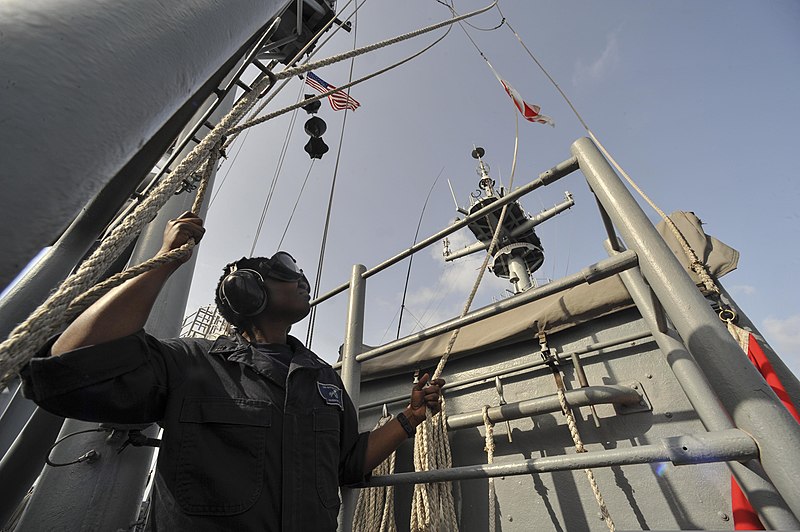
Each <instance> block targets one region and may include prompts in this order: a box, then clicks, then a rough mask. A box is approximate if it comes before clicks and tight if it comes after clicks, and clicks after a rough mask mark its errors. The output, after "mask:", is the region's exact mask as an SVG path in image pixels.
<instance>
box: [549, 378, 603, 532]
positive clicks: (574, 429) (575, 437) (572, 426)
mask: <svg viewBox="0 0 800 532" xmlns="http://www.w3.org/2000/svg"><path fill="white" fill-rule="evenodd" d="M558 402H559V403H560V404H561V411H562V412H563V413H564V415H565V416H566V417H567V426H568V427H569V434H570V436H572V441H573V442H575V450H576V451H577V452H579V453H585V452H586V448H585V447H584V446H583V441H582V440H581V435H580V433H579V432H578V425H577V423H575V416H574V415H573V413H572V409H571V408H570V407H569V404H568V403H567V397H566V395H564V390H562V389H561V388H560V387H559V388H558ZM583 471H584V472H585V473H586V478H588V479H589V485H590V486H591V487H592V493H594V498H595V500H596V501H597V506H598V507H599V508H600V513H601V515H602V516H603V520H604V521H605V522H606V526H608V530H609V531H610V532H614V531H615V530H616V527H615V526H614V521H613V520H612V519H611V514H610V513H608V507H607V506H606V502H605V500H604V499H603V494H602V493H600V487H599V486H598V485H597V480H595V478H594V473H593V472H592V470H591V469H584V470H583Z"/></svg>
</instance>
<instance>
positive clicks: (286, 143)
mask: <svg viewBox="0 0 800 532" xmlns="http://www.w3.org/2000/svg"><path fill="white" fill-rule="evenodd" d="M302 96H303V86H302V85H301V86H300V91H299V92H298V94H297V101H301V100H302ZM298 109H299V108H295V110H294V113H292V118H291V120H290V121H289V128H288V129H287V130H286V136H285V137H284V138H283V146H281V152H280V155H278V164H277V165H276V167H275V174H274V175H273V176H272V183H270V186H269V192H267V198H266V200H265V201H264V208H263V209H262V211H261V219H260V220H259V222H258V228H257V229H256V234H255V236H253V245H252V246H251V247H250V256H251V257H252V256H253V253H254V252H255V249H256V243H257V242H258V237H259V236H260V235H261V229H262V228H263V227H264V220H266V218H267V211H268V210H269V206H270V204H271V203H272V196H273V194H274V193H275V188H276V187H277V185H278V178H279V177H280V175H281V170H282V169H283V162H284V161H285V160H286V153H287V152H288V150H289V140H291V138H292V132H293V131H294V123H295V121H296V120H297V114H298V113H297V111H298Z"/></svg>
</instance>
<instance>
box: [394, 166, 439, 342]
mask: <svg viewBox="0 0 800 532" xmlns="http://www.w3.org/2000/svg"><path fill="white" fill-rule="evenodd" d="M442 172H444V167H442V169H441V170H439V174H438V175H437V176H436V179H434V180H433V184H432V185H431V188H430V190H428V195H427V196H425V203H423V204H422V211H421V212H420V213H419V221H418V222H417V230H416V232H415V233H414V242H412V243H411V247H414V245H415V244H416V243H417V238H419V229H420V227H422V217H423V216H425V208H426V207H427V206H428V200H429V199H431V193H432V192H433V187H435V186H436V183H438V182H439V178H440V177H442ZM413 262H414V255H413V254H412V255H411V256H410V257H409V258H408V270H406V282H405V284H404V285H403V300H402V301H401V303H400V319H399V320H398V321H397V336H396V338H400V326H401V325H402V324H403V309H405V308H406V294H407V293H408V281H409V279H410V278H411V265H412V264H413ZM414 319H416V318H414ZM417 322H419V320H417Z"/></svg>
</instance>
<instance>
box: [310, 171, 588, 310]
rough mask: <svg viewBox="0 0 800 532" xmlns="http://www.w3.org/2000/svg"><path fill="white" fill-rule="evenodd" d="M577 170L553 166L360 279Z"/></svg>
mask: <svg viewBox="0 0 800 532" xmlns="http://www.w3.org/2000/svg"><path fill="white" fill-rule="evenodd" d="M577 169H578V160H577V159H576V158H575V157H572V158H570V159H567V160H566V161H563V162H561V163H559V164H557V165H555V166H554V167H553V168H551V169H549V170H547V171H545V172H542V173H541V174H539V177H538V178H537V179H534V180H533V181H531V182H530V183H528V184H527V185H523V186H521V187H520V188H518V189H516V190H514V191H513V192H509V193H508V194H506V195H505V196H503V197H502V198H500V199H498V200H497V201H495V202H493V203H491V204H489V205H487V206H486V207H484V208H482V209H480V210H478V211H475V212H474V213H473V214H470V215H469V216H467V217H466V218H463V219H462V220H458V221H457V222H456V223H454V224H453V225H451V226H448V227H446V228H444V229H442V230H441V231H439V232H438V233H436V234H434V235H431V236H429V237H428V238H426V239H425V240H422V241H420V242H418V243H416V244H414V245H413V246H411V247H410V248H408V249H406V250H405V251H403V252H401V253H398V254H397V255H395V256H394V257H392V258H390V259H387V260H385V261H383V262H381V263H380V264H378V265H377V266H373V267H372V268H370V269H369V270H367V271H365V272H364V274H363V275H362V277H363V278H364V279H367V278H369V277H371V276H373V275H375V274H376V273H379V272H381V271H383V270H385V269H386V268H388V267H389V266H392V265H393V264H396V263H398V262H400V261H401V260H403V259H404V258H406V257H408V256H409V255H413V254H414V253H416V252H417V251H419V250H421V249H424V248H426V247H428V246H430V245H431V244H433V243H434V242H436V241H438V240H439V239H441V238H444V237H446V236H447V235H449V234H451V233H454V232H456V231H458V230H459V229H461V228H462V227H465V226H467V225H469V224H470V223H472V222H474V221H475V220H479V219H480V218H483V217H484V216H486V215H487V214H490V213H492V212H494V211H496V210H498V209H500V208H502V207H503V205H506V204H508V203H511V202H513V201H516V200H517V199H518V198H520V197H521V196H524V195H525V194H527V193H529V192H532V191H534V190H536V189H537V188H539V187H543V186H545V185H549V184H550V183H553V182H554V181H557V180H559V179H561V178H562V177H564V176H566V175H569V174H571V173H572V172H574V171H575V170H577ZM349 287H350V283H349V282H347V283H344V284H342V285H340V286H337V287H336V288H334V289H333V290H331V291H329V292H326V293H325V294H322V295H321V296H319V297H318V298H316V299H314V300H312V301H311V306H312V307H313V306H314V305H318V304H320V303H322V302H323V301H326V300H328V299H330V298H332V297H333V296H335V295H337V294H340V293H342V292H344V291H345V290H347V289H348V288H349Z"/></svg>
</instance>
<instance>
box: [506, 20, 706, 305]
mask: <svg viewBox="0 0 800 532" xmlns="http://www.w3.org/2000/svg"><path fill="white" fill-rule="evenodd" d="M497 10H498V11H499V12H500V16H501V17H503V20H504V21H505V24H506V26H508V29H509V30H510V31H511V33H513V34H514V36H515V37H516V38H517V40H518V41H519V43H520V44H521V45H522V47H523V48H524V49H525V51H526V52H527V53H528V55H529V56H530V58H531V59H533V62H534V63H536V65H537V66H538V67H539V69H540V70H541V71H542V73H543V74H544V75H545V76H547V79H549V80H550V83H552V84H553V87H555V88H556V90H557V91H558V92H559V93H560V94H561V97H562V98H564V101H565V102H567V105H569V107H570V109H572V112H573V113H574V114H575V117H576V118H577V119H578V121H579V122H580V123H581V125H582V126H583V129H585V130H586V133H587V134H588V135H589V137H590V138H591V139H592V141H593V142H594V143H595V145H596V146H597V147H598V149H599V150H600V151H601V152H602V153H603V155H604V156H605V157H606V159H608V161H609V162H610V163H611V164H612V166H614V168H616V169H617V171H618V172H619V173H620V174H622V177H624V178H625V180H626V181H627V182H628V183H629V184H630V185H631V187H633V189H634V190H635V191H636V192H637V193H639V195H640V196H641V197H642V198H643V199H644V200H645V201H646V202H647V203H648V205H650V206H651V207H652V208H653V210H655V211H656V213H658V215H659V216H660V217H661V218H662V219H663V220H664V223H665V224H667V227H669V229H670V231H672V233H673V234H674V235H675V238H676V239H677V240H678V242H679V243H680V246H681V248H682V249H683V252H684V253H685V254H686V256H687V257H688V259H689V263H690V268H691V269H692V271H693V272H695V273H696V274H697V276H698V277H699V278H700V280H701V281H702V283H703V286H704V287H705V289H706V290H707V291H708V292H711V293H715V294H719V293H720V290H719V287H718V286H717V285H716V283H715V282H714V279H713V278H712V277H711V275H710V274H709V272H708V268H707V267H706V265H705V263H703V261H701V260H700V259H699V258H698V256H697V253H695V251H694V250H693V249H692V247H691V246H690V245H689V242H688V241H687V240H686V237H685V236H683V233H681V231H680V229H678V226H677V225H675V222H673V221H672V219H670V217H669V216H667V215H666V213H664V211H662V210H661V209H660V208H659V207H658V206H657V205H656V204H655V202H654V201H653V200H651V199H650V197H649V196H647V194H645V193H644V191H643V190H642V189H641V188H640V187H639V185H637V184H636V182H635V181H634V180H633V178H631V176H629V175H628V173H627V172H626V171H625V170H624V169H623V168H622V166H620V164H619V163H617V161H616V159H614V157H612V156H611V154H610V153H609V152H608V150H606V148H605V146H603V144H602V143H601V142H600V140H599V139H598V138H597V137H596V136H595V134H594V132H592V130H591V129H590V128H589V125H588V124H587V123H586V122H585V121H584V119H583V117H582V116H581V115H580V113H579V112H578V110H577V109H576V108H575V106H574V105H573V104H572V101H571V100H570V99H569V98H568V97H567V95H566V93H565V92H564V91H563V90H561V87H560V86H559V85H558V83H556V81H555V80H554V79H553V77H552V76H550V74H549V73H548V72H547V70H546V69H545V68H544V66H542V64H541V63H540V62H539V60H538V59H536V57H535V56H534V55H533V53H532V52H531V51H530V50H529V49H528V47H527V46H526V45H525V43H524V42H523V41H522V37H520V36H519V34H518V33H517V31H516V30H515V29H514V28H513V27H512V26H511V24H510V23H509V22H508V19H507V18H506V16H505V15H504V14H503V12H502V10H501V9H500V6H499V5H498V6H497Z"/></svg>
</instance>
